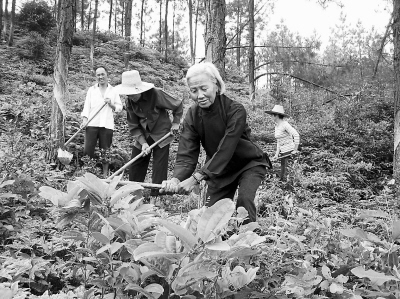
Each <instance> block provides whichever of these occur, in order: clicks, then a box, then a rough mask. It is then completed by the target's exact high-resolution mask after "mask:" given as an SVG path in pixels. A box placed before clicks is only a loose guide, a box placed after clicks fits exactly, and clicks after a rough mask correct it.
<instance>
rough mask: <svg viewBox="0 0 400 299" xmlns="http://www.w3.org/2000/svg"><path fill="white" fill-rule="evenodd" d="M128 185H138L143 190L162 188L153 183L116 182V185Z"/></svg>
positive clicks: (106, 180)
mask: <svg viewBox="0 0 400 299" xmlns="http://www.w3.org/2000/svg"><path fill="white" fill-rule="evenodd" d="M103 181H104V182H106V183H110V182H111V180H110V179H105V180H103ZM129 184H139V185H140V186H142V187H143V188H147V189H161V187H162V185H161V184H153V183H142V182H133V181H119V182H118V185H123V186H125V185H129Z"/></svg>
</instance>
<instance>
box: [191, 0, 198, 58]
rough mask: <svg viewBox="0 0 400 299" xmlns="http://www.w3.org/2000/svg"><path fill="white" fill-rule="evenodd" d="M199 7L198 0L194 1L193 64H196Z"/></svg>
mask: <svg viewBox="0 0 400 299" xmlns="http://www.w3.org/2000/svg"><path fill="white" fill-rule="evenodd" d="M199 7H200V0H196V18H195V20H194V43H193V56H194V61H195V62H196V47H197V24H198V20H199Z"/></svg>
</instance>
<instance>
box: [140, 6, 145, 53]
mask: <svg viewBox="0 0 400 299" xmlns="http://www.w3.org/2000/svg"><path fill="white" fill-rule="evenodd" d="M144 4H145V0H142V8H141V10H140V45H141V46H142V47H144V21H143V15H144Z"/></svg>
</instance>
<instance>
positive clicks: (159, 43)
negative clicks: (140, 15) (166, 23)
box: [158, 0, 162, 53]
mask: <svg viewBox="0 0 400 299" xmlns="http://www.w3.org/2000/svg"><path fill="white" fill-rule="evenodd" d="M158 51H159V52H160V53H161V51H162V0H160V26H159V31H158Z"/></svg>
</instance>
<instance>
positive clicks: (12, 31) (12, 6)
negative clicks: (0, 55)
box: [8, 0, 16, 47]
mask: <svg viewBox="0 0 400 299" xmlns="http://www.w3.org/2000/svg"><path fill="white" fill-rule="evenodd" d="M15 1H16V0H12V4H11V20H10V34H9V35H8V46H9V47H10V46H12V45H13V43H14V23H15Z"/></svg>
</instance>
